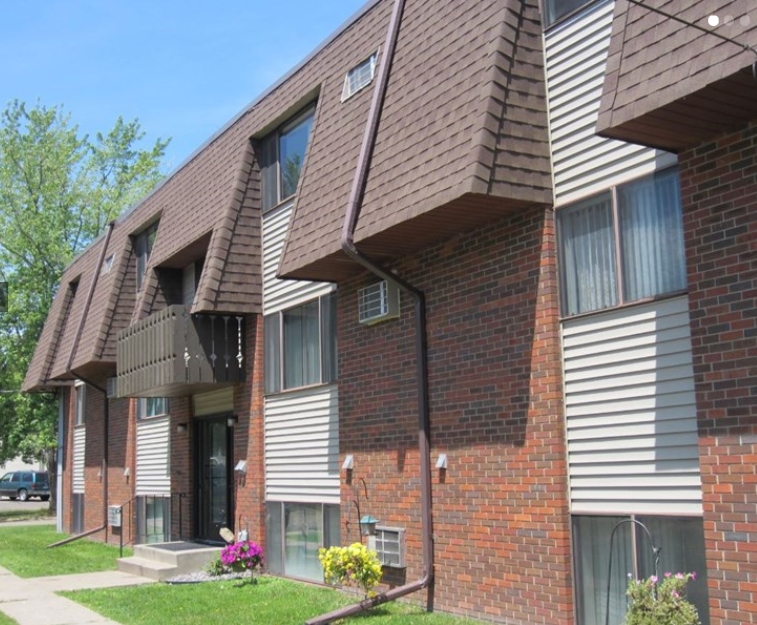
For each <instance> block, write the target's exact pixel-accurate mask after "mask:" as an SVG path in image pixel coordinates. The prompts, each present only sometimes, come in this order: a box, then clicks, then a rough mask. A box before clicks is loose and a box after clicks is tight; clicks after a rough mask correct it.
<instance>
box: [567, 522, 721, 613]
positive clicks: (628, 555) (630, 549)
mask: <svg viewBox="0 0 757 625" xmlns="http://www.w3.org/2000/svg"><path fill="white" fill-rule="evenodd" d="M630 518H631V517H620V516H615V517H609V516H608V517H605V516H576V517H573V561H574V568H575V577H576V610H577V612H578V614H577V617H578V618H577V622H578V623H581V624H582V625H604V623H605V617H606V611H607V604H608V593H607V587H608V583H607V582H608V579H607V574H608V571H609V570H610V568H609V567H610V538H611V535H612V531H613V528H614V527H615V526H616V525H617V524H618V523H621V522H624V521H629V520H630ZM633 518H635V519H636V520H638V521H640V522H641V523H643V524H644V526H645V527H646V528H647V529H648V530H649V533H650V534H651V536H652V540H653V541H654V543H655V546H656V547H662V551H661V552H660V555H659V557H660V561H659V567H658V572H659V573H660V574H664V573H665V572H672V573H679V572H680V573H690V572H692V571H694V572H696V574H697V579H696V581H692V582H689V585H688V587H687V597H688V598H689V599H690V600H691V602H692V603H693V604H694V605H695V606H696V607H697V610H699V618H700V620H701V622H702V625H708V623H709V611H708V603H707V563H706V559H705V551H704V532H703V528H702V519H698V518H684V517H655V516H638V517H633ZM654 559H655V558H654V557H653V555H652V545H651V544H650V541H649V538H648V537H647V535H646V532H644V530H643V529H642V528H641V527H639V526H637V525H634V524H632V523H630V522H624V523H622V524H621V525H619V526H618V529H617V531H616V532H615V538H614V539H613V544H612V572H611V578H610V593H609V606H610V618H609V622H610V623H620V622H622V621H623V616H624V614H625V611H626V596H625V592H626V586H627V583H628V575H629V574H630V575H632V576H634V577H636V578H643V577H649V576H650V575H653V574H654V572H655V568H654V564H655V563H654Z"/></svg>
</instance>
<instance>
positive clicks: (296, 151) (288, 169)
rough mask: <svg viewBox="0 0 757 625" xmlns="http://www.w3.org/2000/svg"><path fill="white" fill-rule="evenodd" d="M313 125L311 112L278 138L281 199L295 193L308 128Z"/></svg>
mask: <svg viewBox="0 0 757 625" xmlns="http://www.w3.org/2000/svg"><path fill="white" fill-rule="evenodd" d="M312 125H313V111H312V110H311V111H309V112H308V113H307V114H306V116H305V117H304V118H303V119H299V120H297V121H296V122H295V123H294V125H292V126H290V127H285V128H284V129H283V130H282V131H281V135H280V137H279V164H280V167H281V197H280V198H279V199H280V200H284V199H286V198H288V197H289V196H290V195H294V194H295V193H296V192H297V183H298V182H299V180H300V172H301V171H302V166H303V164H304V163H305V151H306V149H307V147H308V138H309V137H310V128H311V127H312Z"/></svg>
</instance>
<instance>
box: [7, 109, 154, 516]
mask: <svg viewBox="0 0 757 625" xmlns="http://www.w3.org/2000/svg"><path fill="white" fill-rule="evenodd" d="M144 134H145V133H144V132H143V131H142V130H141V127H140V124H139V122H138V121H136V120H135V121H131V122H125V121H124V120H123V119H121V118H120V117H119V118H118V119H117V120H116V123H115V125H114V126H113V128H112V130H111V131H110V132H108V133H107V134H101V133H97V135H96V136H95V138H94V139H90V137H88V136H87V135H81V134H80V133H79V129H78V126H76V125H73V124H72V123H71V119H70V115H69V114H67V113H66V112H65V111H64V110H63V109H62V108H61V107H51V108H48V107H46V106H43V105H41V104H37V105H35V106H34V107H27V105H26V104H24V103H23V102H19V101H14V102H11V103H10V104H8V106H7V107H6V109H5V110H4V111H3V112H2V113H0V280H2V281H5V282H7V294H8V297H7V302H6V304H7V310H6V311H5V312H2V311H0V463H3V462H6V461H8V460H10V459H12V458H14V457H16V456H17V455H18V454H19V453H20V454H21V455H22V456H23V458H24V459H25V460H26V461H33V460H39V461H44V462H47V465H48V469H49V470H50V472H51V473H50V477H51V481H52V482H53V483H54V470H55V462H54V458H55V447H56V441H57V412H58V411H57V402H56V400H55V398H54V396H52V395H50V394H38V393H34V394H29V395H27V394H22V393H19V392H18V391H19V389H20V387H21V384H22V382H23V379H24V375H25V373H26V369H27V366H28V364H29V361H30V359H31V357H32V355H33V353H34V348H35V346H36V343H37V339H38V338H39V335H40V332H41V331H42V326H43V324H44V322H45V318H46V317H47V313H48V310H49V309H50V304H51V303H52V300H53V296H54V295H55V292H56V289H57V287H58V283H59V281H60V277H61V274H62V273H63V270H64V269H65V267H66V266H67V265H68V264H69V263H70V262H71V261H72V260H73V259H74V258H75V257H76V255H77V254H79V253H80V252H81V251H82V250H84V248H86V246H87V245H89V244H90V243H91V242H92V241H93V240H94V239H95V238H96V237H97V236H98V235H99V234H100V233H101V232H102V231H103V229H104V227H105V225H106V224H107V223H109V222H110V221H112V220H113V219H115V218H116V217H117V216H118V215H119V214H120V213H121V212H122V211H123V210H124V209H126V208H128V207H129V206H130V205H132V204H133V203H135V202H136V201H137V200H139V199H140V198H141V197H143V196H144V195H145V194H146V193H147V192H149V191H150V190H151V189H152V188H153V187H154V186H155V185H156V184H157V182H158V181H159V180H160V178H161V177H162V174H161V172H160V161H161V159H162V157H163V155H164V152H165V148H166V146H167V145H168V141H162V140H160V139H158V140H157V141H155V143H154V145H152V147H150V148H148V149H141V148H140V147H139V144H140V142H141V141H142V140H143V138H144ZM53 500H54V497H53V498H51V506H53V505H54V501H53Z"/></svg>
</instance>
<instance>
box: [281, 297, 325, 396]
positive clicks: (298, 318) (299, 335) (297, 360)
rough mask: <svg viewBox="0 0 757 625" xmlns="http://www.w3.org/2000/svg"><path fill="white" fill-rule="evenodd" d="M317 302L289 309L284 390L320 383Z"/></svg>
mask: <svg viewBox="0 0 757 625" xmlns="http://www.w3.org/2000/svg"><path fill="white" fill-rule="evenodd" d="M318 308H319V306H318V300H313V301H312V302H308V303H307V304H305V305H303V306H300V307H298V308H294V309H292V310H288V311H287V312H285V313H284V314H283V315H282V317H283V323H284V332H283V335H284V388H296V387H298V386H306V385H308V384H317V383H318V382H320V381H321V380H320V377H321V376H320V360H321V350H320V340H319V319H318Z"/></svg>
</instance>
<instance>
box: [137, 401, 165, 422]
mask: <svg viewBox="0 0 757 625" xmlns="http://www.w3.org/2000/svg"><path fill="white" fill-rule="evenodd" d="M149 400H163V404H162V407H163V410H162V412H155V407H159V406H160V404H157V403H156V404H154V405H153V406H152V408H153V409H152V410H150V409H149V408H150V403H151V402H150V401H149ZM170 410H171V406H170V402H169V399H168V397H137V405H136V412H137V419H139V420H140V421H141V420H144V419H154V418H156V417H164V416H165V415H167V414H168V413H169V412H170Z"/></svg>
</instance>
